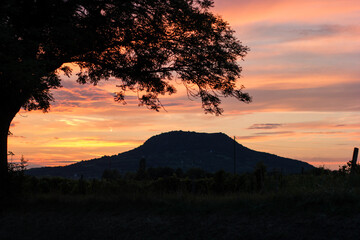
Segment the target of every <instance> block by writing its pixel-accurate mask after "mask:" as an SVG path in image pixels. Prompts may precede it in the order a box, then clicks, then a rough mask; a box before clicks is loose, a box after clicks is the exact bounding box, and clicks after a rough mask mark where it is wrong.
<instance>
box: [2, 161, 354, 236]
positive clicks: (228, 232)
mask: <svg viewBox="0 0 360 240" xmlns="http://www.w3.org/2000/svg"><path fill="white" fill-rule="evenodd" d="M152 171H153V172H152V173H151V171H148V170H147V171H144V172H138V173H137V174H132V175H131V174H129V175H126V176H119V175H117V174H116V172H115V171H108V172H106V173H104V176H103V179H101V180H100V179H99V180H94V179H92V180H85V179H78V180H70V179H63V178H35V177H29V176H24V175H22V174H19V173H16V174H13V175H12V181H11V182H12V187H11V188H10V189H8V190H7V197H6V196H3V198H2V201H3V202H2V210H1V215H0V239H290V238H291V239H356V238H358V234H359V232H360V231H359V230H358V229H359V224H360V176H359V175H357V174H349V173H348V172H347V171H329V170H326V169H323V168H317V169H315V170H313V171H312V172H308V173H303V174H298V175H282V174H281V173H276V172H273V173H267V172H266V169H264V168H262V166H258V168H257V169H255V170H254V172H253V173H249V174H243V175H235V176H234V175H233V174H229V173H225V172H223V171H219V172H217V173H215V174H208V173H204V172H201V171H200V170H193V171H192V173H189V172H188V173H182V175H180V173H179V172H178V173H176V171H173V172H172V175H170V176H169V174H170V173H171V170H169V169H160V170H159V169H157V170H156V169H155V170H154V169H153V170H152ZM154 171H155V172H156V171H157V173H162V176H160V175H161V174H160V175H159V174H157V175H156V174H154ZM165 173H166V174H165ZM194 173H197V174H194Z"/></svg>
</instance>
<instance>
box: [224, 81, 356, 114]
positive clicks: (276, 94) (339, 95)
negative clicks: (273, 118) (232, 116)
mask: <svg viewBox="0 0 360 240" xmlns="http://www.w3.org/2000/svg"><path fill="white" fill-rule="evenodd" d="M274 88H276V86H274ZM359 91H360V83H352V84H346V83H345V84H336V85H330V86H323V87H316V88H300V89H272V88H271V87H269V89H268V90H267V89H254V90H252V89H248V92H249V93H250V95H252V96H253V102H252V103H250V104H248V105H245V104H243V105H242V106H241V109H242V110H243V111H245V112H248V111H251V112H259V111H265V112H268V111H274V112H275V111H276V112H284V111H288V112H290V111H294V112H296V111H313V112H357V111H360V95H359ZM234 103H235V100H231V101H229V102H225V104H224V105H226V106H225V109H226V108H227V109H233V108H234V107H235V106H236V105H235V104H234Z"/></svg>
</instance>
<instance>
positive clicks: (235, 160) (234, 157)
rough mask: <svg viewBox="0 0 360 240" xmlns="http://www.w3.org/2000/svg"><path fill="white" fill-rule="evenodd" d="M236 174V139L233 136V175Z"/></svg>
mask: <svg viewBox="0 0 360 240" xmlns="http://www.w3.org/2000/svg"><path fill="white" fill-rule="evenodd" d="M235 174H236V137H235V136H234V175H235Z"/></svg>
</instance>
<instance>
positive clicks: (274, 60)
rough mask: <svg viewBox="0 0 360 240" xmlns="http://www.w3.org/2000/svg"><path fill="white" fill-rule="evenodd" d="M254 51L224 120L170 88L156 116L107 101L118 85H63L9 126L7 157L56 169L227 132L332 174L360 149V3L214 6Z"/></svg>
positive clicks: (226, 2)
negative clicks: (183, 134) (44, 105)
mask: <svg viewBox="0 0 360 240" xmlns="http://www.w3.org/2000/svg"><path fill="white" fill-rule="evenodd" d="M214 11H215V12H216V13H217V14H219V15H221V16H222V17H223V18H224V19H226V20H227V21H228V22H229V24H230V25H231V26H232V28H233V29H234V30H235V31H236V36H237V37H238V38H239V40H241V41H242V43H243V44H244V45H247V46H249V47H250V49H251V51H250V52H249V54H248V56H246V57H245V61H241V60H239V63H240V65H241V66H242V67H243V72H242V76H243V77H242V78H240V79H239V81H238V85H239V86H240V85H242V84H243V85H244V86H245V87H246V89H245V91H247V92H249V93H250V95H252V96H253V102H252V103H250V104H243V103H240V102H237V101H236V100H234V99H224V100H223V105H222V106H223V108H224V110H225V112H224V114H223V115H222V116H219V117H216V116H213V115H209V114H204V112H203V110H202V109H201V102H200V101H199V100H196V99H192V100H189V99H188V96H187V94H186V90H185V88H184V87H183V85H182V84H181V83H179V81H177V82H176V79H174V83H173V84H174V85H175V87H176V88H177V90H178V91H177V93H176V94H174V95H171V96H168V95H165V96H160V100H161V101H162V104H163V106H164V109H161V110H160V112H155V111H151V110H148V109H146V107H138V103H139V102H138V100H137V98H138V93H136V92H126V94H125V95H126V98H125V100H126V102H127V104H126V105H122V104H120V103H117V102H115V101H114V93H115V92H116V91H117V90H118V89H117V87H116V84H118V82H117V80H116V79H110V80H109V81H102V82H100V83H99V85H97V86H92V85H80V84H78V83H76V82H75V79H76V75H75V73H76V69H74V74H73V75H72V77H71V78H70V79H68V78H67V77H66V76H62V79H63V81H62V85H63V87H62V88H60V89H57V90H54V91H53V93H54V97H55V102H54V104H53V105H52V107H51V110H50V112H49V113H47V114H43V113H42V112H40V111H38V112H25V111H21V112H20V114H18V115H17V117H16V118H15V119H14V121H13V123H12V126H11V132H12V133H13V135H12V136H10V137H9V150H10V151H12V152H14V153H15V156H13V157H12V160H13V161H16V160H17V159H19V158H20V157H21V155H22V154H23V155H24V157H25V158H26V159H28V160H29V164H30V166H39V165H41V166H45V165H46V166H57V165H66V164H70V163H73V162H76V161H81V160H87V159H92V158H96V157H100V156H103V155H112V154H118V153H120V152H123V151H127V150H130V149H133V148H135V147H137V146H139V145H141V144H142V143H143V142H144V141H145V140H146V139H147V138H149V137H151V136H153V135H155V134H159V133H162V132H167V131H172V130H184V131H198V132H224V133H225V134H227V135H229V136H231V137H233V136H236V138H237V141H238V142H239V143H241V144H243V145H244V146H246V147H249V148H252V149H254V150H258V151H265V152H269V153H273V154H277V155H280V156H283V157H289V158H295V159H299V160H303V161H307V162H309V163H310V164H313V165H315V166H319V165H325V166H326V167H330V168H332V169H337V167H338V166H339V165H343V164H345V163H346V162H347V161H349V160H350V158H351V154H352V149H353V147H355V146H357V147H359V143H360V94H359V93H360V79H359V78H360V67H359V66H360V3H359V2H358V1H357V0H345V1H333V0H330V1H325V0H315V1H308V0H305V1H304V0H303V1H297V0H296V1H285V0H276V1H267V0H255V1H243V0H221V1H220V0H218V1H215V9H214Z"/></svg>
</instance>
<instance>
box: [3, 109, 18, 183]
mask: <svg viewBox="0 0 360 240" xmlns="http://www.w3.org/2000/svg"><path fill="white" fill-rule="evenodd" d="M16 113H17V111H16V112H15V111H5V112H4V111H1V112H0V181H5V180H6V179H7V176H8V161H7V154H8V146H7V145H8V144H7V143H8V133H9V129H10V124H11V121H12V120H13V118H14V117H15V115H16Z"/></svg>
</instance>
